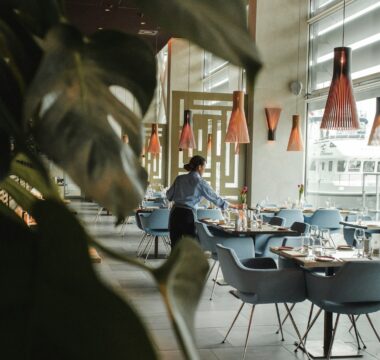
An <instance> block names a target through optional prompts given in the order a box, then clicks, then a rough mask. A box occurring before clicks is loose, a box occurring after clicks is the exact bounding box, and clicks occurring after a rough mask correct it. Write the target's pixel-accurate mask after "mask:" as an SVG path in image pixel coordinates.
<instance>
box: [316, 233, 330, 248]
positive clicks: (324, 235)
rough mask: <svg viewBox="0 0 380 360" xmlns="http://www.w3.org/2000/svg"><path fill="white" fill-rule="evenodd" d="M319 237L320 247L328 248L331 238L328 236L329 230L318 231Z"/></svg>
mask: <svg viewBox="0 0 380 360" xmlns="http://www.w3.org/2000/svg"><path fill="white" fill-rule="evenodd" d="M319 235H320V237H321V241H322V245H323V247H324V248H326V247H328V245H329V243H330V240H331V236H330V230H329V229H320V231H319Z"/></svg>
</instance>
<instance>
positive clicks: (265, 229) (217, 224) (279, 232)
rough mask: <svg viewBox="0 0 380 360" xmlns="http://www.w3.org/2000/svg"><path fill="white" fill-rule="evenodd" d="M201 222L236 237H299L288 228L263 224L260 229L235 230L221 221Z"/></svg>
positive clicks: (231, 225)
mask: <svg viewBox="0 0 380 360" xmlns="http://www.w3.org/2000/svg"><path fill="white" fill-rule="evenodd" d="M200 221H201V222H203V223H205V224H206V225H207V226H209V227H211V228H212V229H215V230H217V231H219V232H222V233H225V234H226V235H230V236H237V237H243V236H244V237H252V238H253V239H254V238H255V237H256V235H264V234H265V235H273V236H297V235H300V234H299V233H298V232H297V231H295V230H291V229H290V228H288V227H284V226H276V225H270V224H267V223H263V224H262V226H261V227H258V226H253V227H248V228H246V229H239V230H237V229H235V225H234V224H228V223H226V222H225V221H223V220H212V219H202V220H200Z"/></svg>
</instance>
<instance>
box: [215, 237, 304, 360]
mask: <svg viewBox="0 0 380 360" xmlns="http://www.w3.org/2000/svg"><path fill="white" fill-rule="evenodd" d="M217 252H218V258H219V261H220V266H221V268H222V272H223V276H224V279H225V280H226V281H227V283H228V284H229V285H230V286H232V287H234V288H235V289H236V290H234V291H232V294H233V295H234V296H235V297H237V298H239V299H240V300H241V301H242V305H241V306H240V308H239V310H238V313H237V315H236V316H235V318H234V320H233V322H232V324H231V326H230V328H229V329H228V331H227V334H226V336H225V337H224V339H223V341H222V343H224V342H225V341H226V339H227V337H228V335H229V333H230V331H231V329H232V327H233V326H234V324H235V322H236V320H237V318H238V316H239V314H240V312H241V310H242V309H243V306H244V304H246V303H248V304H252V310H251V314H250V319H249V323H248V331H247V335H246V339H245V345H244V353H243V359H244V358H245V355H246V351H247V344H248V338H249V333H250V329H251V325H252V318H253V313H254V310H255V306H256V305H260V304H275V307H276V313H277V317H278V322H279V326H280V329H281V333H282V326H281V320H280V316H279V311H278V304H281V303H283V304H284V305H285V308H286V311H287V314H288V316H289V318H290V319H291V321H292V324H293V326H294V329H295V331H296V333H297V335H298V337H299V339H300V341H301V336H300V333H299V331H298V328H297V326H296V324H295V321H294V319H293V316H292V314H291V313H290V311H289V307H288V305H287V303H293V304H294V303H298V302H302V301H304V300H305V298H306V291H305V279H304V273H303V271H302V270H298V269H283V270H279V269H277V268H276V263H275V262H274V261H273V259H270V258H269V259H268V258H266V259H265V258H259V259H251V261H250V263H249V267H248V266H247V265H244V264H243V263H242V262H241V261H240V260H239V258H238V257H237V255H236V253H235V251H234V250H233V249H229V248H227V247H225V246H222V245H217ZM256 265H257V266H256ZM301 342H302V341H301ZM302 343H303V342H302ZM308 357H309V356H308Z"/></svg>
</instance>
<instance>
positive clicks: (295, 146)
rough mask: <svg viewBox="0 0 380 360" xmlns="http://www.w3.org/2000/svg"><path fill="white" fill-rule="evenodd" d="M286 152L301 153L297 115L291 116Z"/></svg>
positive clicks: (298, 117) (301, 144)
mask: <svg viewBox="0 0 380 360" xmlns="http://www.w3.org/2000/svg"><path fill="white" fill-rule="evenodd" d="M287 151H303V141H302V135H301V129H300V116H299V115H293V124H292V130H291V132H290V137H289V142H288V148H287Z"/></svg>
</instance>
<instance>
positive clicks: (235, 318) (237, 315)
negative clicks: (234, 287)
mask: <svg viewBox="0 0 380 360" xmlns="http://www.w3.org/2000/svg"><path fill="white" fill-rule="evenodd" d="M244 305H245V302H243V303H242V304H241V306H240V308H239V310H238V312H237V314H236V315H235V317H234V320H233V321H232V324H231V326H230V327H229V328H228V331H227V334H226V336H225V337H224V339H223V341H222V344H224V343H225V342H226V340H227V337H228V335H229V334H230V332H231V330H232V328H233V326H234V325H235V322H236V320H237V318H238V317H239V315H240V313H241V311H242V310H243V306H244Z"/></svg>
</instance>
